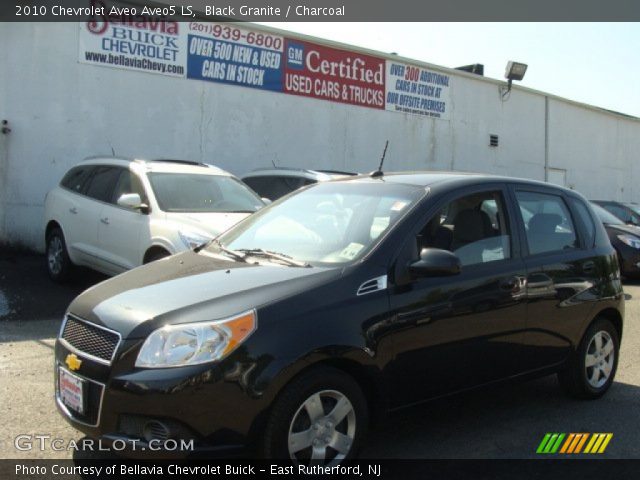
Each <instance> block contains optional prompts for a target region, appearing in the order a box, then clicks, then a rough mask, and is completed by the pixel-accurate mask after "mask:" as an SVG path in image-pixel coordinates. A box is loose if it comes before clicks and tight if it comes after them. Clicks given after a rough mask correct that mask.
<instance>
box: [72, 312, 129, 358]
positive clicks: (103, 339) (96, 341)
mask: <svg viewBox="0 0 640 480" xmlns="http://www.w3.org/2000/svg"><path fill="white" fill-rule="evenodd" d="M60 338H61V339H62V340H63V341H64V342H65V343H67V344H68V345H70V346H71V347H73V348H74V349H75V350H77V351H78V352H79V353H83V354H86V355H88V356H91V357H93V358H94V359H95V360H97V361H99V362H101V363H107V364H109V363H111V360H113V356H114V354H115V352H116V349H117V348H118V344H119V343H120V335H119V334H118V333H117V332H114V331H113V330H108V329H106V328H103V327H99V326H97V325H95V324H93V323H88V322H85V321H84V320H81V319H79V318H77V317H74V316H73V315H67V318H66V319H65V324H64V327H63V329H62V334H61V335H60Z"/></svg>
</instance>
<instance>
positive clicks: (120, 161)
mask: <svg viewBox="0 0 640 480" xmlns="http://www.w3.org/2000/svg"><path fill="white" fill-rule="evenodd" d="M82 163H87V164H92V165H114V166H119V167H129V168H132V169H134V170H140V171H146V172H162V173H197V174H203V175H224V176H233V175H232V174H231V173H229V172H227V171H225V170H223V169H221V168H219V167H216V166H215V165H211V164H207V163H199V162H194V161H190V160H172V159H157V160H145V159H141V158H126V157H107V156H95V157H88V158H85V159H84V160H83V161H82Z"/></svg>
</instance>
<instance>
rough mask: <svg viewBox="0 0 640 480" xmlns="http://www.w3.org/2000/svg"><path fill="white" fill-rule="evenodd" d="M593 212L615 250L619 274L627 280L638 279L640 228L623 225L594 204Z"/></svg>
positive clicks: (639, 273) (639, 274) (639, 272)
mask: <svg viewBox="0 0 640 480" xmlns="http://www.w3.org/2000/svg"><path fill="white" fill-rule="evenodd" d="M593 210H594V211H595V213H596V215H597V216H598V218H599V219H600V221H601V222H602V224H603V225H604V228H605V230H606V231H607V235H609V240H610V241H611V245H612V246H613V248H615V249H616V253H617V254H618V262H619V263H620V273H622V275H624V276H626V277H628V278H638V277H640V227H636V226H634V225H630V224H628V223H624V222H623V221H622V220H620V219H619V218H618V217H616V216H615V215H613V214H612V213H609V212H608V211H607V210H605V209H604V208H603V207H601V206H600V205H597V204H594V205H593Z"/></svg>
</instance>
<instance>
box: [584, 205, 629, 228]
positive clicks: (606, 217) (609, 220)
mask: <svg viewBox="0 0 640 480" xmlns="http://www.w3.org/2000/svg"><path fill="white" fill-rule="evenodd" d="M591 207H592V208H593V210H594V211H595V212H596V215H598V218H599V219H600V221H601V222H602V223H606V224H608V225H624V222H623V221H622V220H620V219H619V218H618V217H616V216H615V215H613V214H612V213H609V212H608V211H606V210H605V209H604V208H602V207H601V206H600V205H596V204H595V203H592V204H591Z"/></svg>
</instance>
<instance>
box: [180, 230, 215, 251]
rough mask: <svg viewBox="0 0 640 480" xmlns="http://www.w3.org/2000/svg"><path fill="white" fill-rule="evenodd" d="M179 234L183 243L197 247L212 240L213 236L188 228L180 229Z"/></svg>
mask: <svg viewBox="0 0 640 480" xmlns="http://www.w3.org/2000/svg"><path fill="white" fill-rule="evenodd" d="M178 235H180V240H182V243H184V245H185V246H186V247H187V248H196V247H197V246H199V245H202V244H203V243H206V242H208V241H209V240H211V237H206V236H204V235H201V234H199V233H195V232H190V231H188V230H178Z"/></svg>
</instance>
